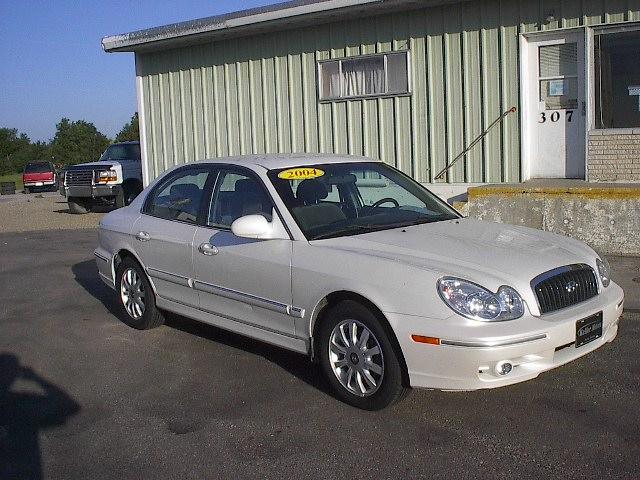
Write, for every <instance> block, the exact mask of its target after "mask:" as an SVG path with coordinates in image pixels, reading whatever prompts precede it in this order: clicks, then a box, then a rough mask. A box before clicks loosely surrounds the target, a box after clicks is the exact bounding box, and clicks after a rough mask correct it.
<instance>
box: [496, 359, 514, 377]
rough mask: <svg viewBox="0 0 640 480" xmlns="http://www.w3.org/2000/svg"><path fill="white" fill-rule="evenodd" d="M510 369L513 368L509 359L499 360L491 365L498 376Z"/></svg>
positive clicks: (508, 371) (506, 373) (505, 373)
mask: <svg viewBox="0 0 640 480" xmlns="http://www.w3.org/2000/svg"><path fill="white" fill-rule="evenodd" d="M511 370H513V365H512V364H511V362H510V361H509V360H501V361H499V362H498V363H496V366H495V367H493V371H494V372H496V374H497V375H500V376H504V375H508V374H509V373H511Z"/></svg>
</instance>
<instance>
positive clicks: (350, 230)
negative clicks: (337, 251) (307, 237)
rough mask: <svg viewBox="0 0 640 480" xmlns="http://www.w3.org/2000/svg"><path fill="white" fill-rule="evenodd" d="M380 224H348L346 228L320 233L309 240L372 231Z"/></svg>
mask: <svg viewBox="0 0 640 480" xmlns="http://www.w3.org/2000/svg"><path fill="white" fill-rule="evenodd" d="M380 226H381V225H350V226H349V227H347V228H343V229H340V230H334V231H332V232H328V233H323V234H322V235H317V236H315V237H313V238H312V239H311V240H323V239H326V238H333V237H341V236H343V235H356V234H358V233H367V232H372V231H374V230H375V229H377V228H379V227H380Z"/></svg>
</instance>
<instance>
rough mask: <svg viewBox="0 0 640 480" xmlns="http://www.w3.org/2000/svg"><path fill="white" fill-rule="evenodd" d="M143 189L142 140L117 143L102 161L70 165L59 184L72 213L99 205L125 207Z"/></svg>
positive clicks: (111, 146)
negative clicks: (61, 183)
mask: <svg viewBox="0 0 640 480" xmlns="http://www.w3.org/2000/svg"><path fill="white" fill-rule="evenodd" d="M141 191H142V164H141V163H140V142H121V143H114V144H113V145H109V146H108V147H107V149H106V150H105V151H104V153H103V154H102V156H101V157H100V160H99V161H97V162H91V163H82V164H79V165H74V166H72V167H70V168H68V169H67V170H66V172H65V175H64V184H63V185H62V186H61V187H60V193H61V194H62V195H64V196H65V197H67V203H68V204H69V211H70V212H71V213H87V212H89V211H91V209H92V208H93V207H94V206H98V205H99V206H112V207H115V208H120V207H124V206H125V205H129V204H130V203H131V202H132V201H133V199H134V198H136V196H137V195H138V194H139V193H140V192H141Z"/></svg>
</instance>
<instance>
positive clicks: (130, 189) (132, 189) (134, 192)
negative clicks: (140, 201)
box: [123, 182, 142, 205]
mask: <svg viewBox="0 0 640 480" xmlns="http://www.w3.org/2000/svg"><path fill="white" fill-rule="evenodd" d="M123 191H124V204H125V205H129V204H131V202H133V201H134V200H135V198H136V197H137V196H138V195H140V192H142V185H141V184H140V183H138V182H129V183H126V184H125V185H124V188H123Z"/></svg>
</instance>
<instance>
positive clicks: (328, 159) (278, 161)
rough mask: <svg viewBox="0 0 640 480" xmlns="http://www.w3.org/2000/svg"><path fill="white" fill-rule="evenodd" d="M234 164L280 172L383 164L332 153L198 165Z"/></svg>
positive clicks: (225, 159)
mask: <svg viewBox="0 0 640 480" xmlns="http://www.w3.org/2000/svg"><path fill="white" fill-rule="evenodd" d="M202 162H207V163H233V164H237V165H245V166H248V165H254V166H260V167H263V168H265V169H267V170H279V169H281V168H289V167H304V166H307V165H318V164H330V163H357V162H381V160H375V159H373V158H369V157H362V156H358V155H340V154H332V153H282V154H262V155H239V156H235V157H220V158H211V159H207V160H202V161H199V162H196V163H202Z"/></svg>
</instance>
